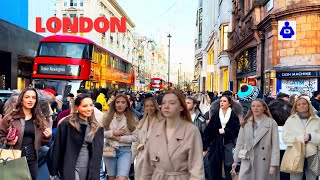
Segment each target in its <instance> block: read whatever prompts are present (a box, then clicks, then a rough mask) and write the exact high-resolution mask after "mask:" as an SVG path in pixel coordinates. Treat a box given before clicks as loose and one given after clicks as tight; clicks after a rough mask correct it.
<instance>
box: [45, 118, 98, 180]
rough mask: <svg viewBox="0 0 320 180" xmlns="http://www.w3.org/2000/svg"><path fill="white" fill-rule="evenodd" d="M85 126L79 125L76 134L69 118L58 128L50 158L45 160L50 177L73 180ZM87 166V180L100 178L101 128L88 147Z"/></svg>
mask: <svg viewBox="0 0 320 180" xmlns="http://www.w3.org/2000/svg"><path fill="white" fill-rule="evenodd" d="M86 128H87V125H85V124H80V130H81V131H80V132H78V131H77V130H76V129H75V128H74V127H73V126H72V125H71V124H70V123H69V117H67V118H66V119H64V120H63V121H62V122H61V123H60V125H59V126H58V130H57V133H56V136H55V140H54V143H53V146H52V147H51V149H50V151H49V152H50V154H51V155H50V157H49V158H48V159H47V164H49V165H48V169H49V172H50V175H51V176H59V177H60V179H62V180H63V179H65V180H75V166H76V163H77V160H78V156H79V153H80V150H81V147H82V145H83V142H84V139H85V133H86ZM88 149H89V164H88V175H87V180H97V179H99V178H100V166H101V158H102V152H103V128H102V127H99V129H98V131H97V132H96V134H95V136H94V138H93V140H92V143H91V144H89V145H88Z"/></svg>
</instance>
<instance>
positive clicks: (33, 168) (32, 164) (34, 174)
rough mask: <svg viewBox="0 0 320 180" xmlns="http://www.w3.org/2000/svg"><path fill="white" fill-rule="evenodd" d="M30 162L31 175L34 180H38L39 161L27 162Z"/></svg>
mask: <svg viewBox="0 0 320 180" xmlns="http://www.w3.org/2000/svg"><path fill="white" fill-rule="evenodd" d="M27 162H28V166H29V170H30V174H31V177H32V180H37V176H38V161H37V160H33V161H27Z"/></svg>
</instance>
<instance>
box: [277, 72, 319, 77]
mask: <svg viewBox="0 0 320 180" xmlns="http://www.w3.org/2000/svg"><path fill="white" fill-rule="evenodd" d="M318 75H319V74H318V72H317V71H297V72H277V77H278V78H294V77H317V76H318Z"/></svg>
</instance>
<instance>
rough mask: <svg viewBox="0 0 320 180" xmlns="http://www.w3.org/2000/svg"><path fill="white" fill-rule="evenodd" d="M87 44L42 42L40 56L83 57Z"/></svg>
mask: <svg viewBox="0 0 320 180" xmlns="http://www.w3.org/2000/svg"><path fill="white" fill-rule="evenodd" d="M85 47H86V44H78V43H61V42H42V43H41V44H40V47H39V51H38V56H47V57H48V56H49V57H67V58H82V56H83V54H84V53H83V52H84V50H85Z"/></svg>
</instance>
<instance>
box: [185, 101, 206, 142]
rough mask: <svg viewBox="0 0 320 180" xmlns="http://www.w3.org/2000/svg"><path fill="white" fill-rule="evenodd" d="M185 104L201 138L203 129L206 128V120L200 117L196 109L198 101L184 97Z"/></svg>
mask: <svg viewBox="0 0 320 180" xmlns="http://www.w3.org/2000/svg"><path fill="white" fill-rule="evenodd" d="M186 104H187V108H188V110H189V113H190V115H191V119H192V122H193V124H194V125H195V126H197V127H198V129H199V131H200V134H201V136H202V134H203V132H204V129H205V128H206V126H207V123H206V118H205V117H204V116H203V115H202V113H201V112H200V110H199V109H197V108H196V107H197V104H198V101H197V99H196V98H194V97H191V96H188V97H186Z"/></svg>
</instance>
